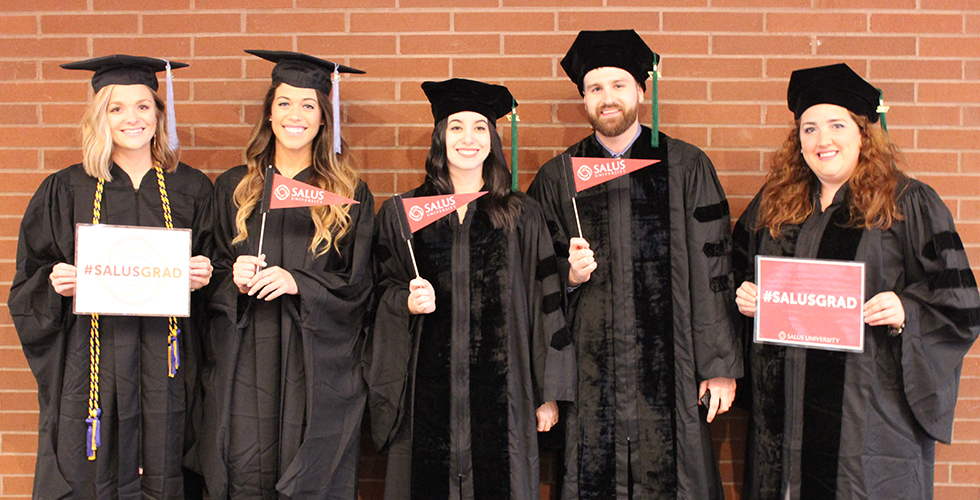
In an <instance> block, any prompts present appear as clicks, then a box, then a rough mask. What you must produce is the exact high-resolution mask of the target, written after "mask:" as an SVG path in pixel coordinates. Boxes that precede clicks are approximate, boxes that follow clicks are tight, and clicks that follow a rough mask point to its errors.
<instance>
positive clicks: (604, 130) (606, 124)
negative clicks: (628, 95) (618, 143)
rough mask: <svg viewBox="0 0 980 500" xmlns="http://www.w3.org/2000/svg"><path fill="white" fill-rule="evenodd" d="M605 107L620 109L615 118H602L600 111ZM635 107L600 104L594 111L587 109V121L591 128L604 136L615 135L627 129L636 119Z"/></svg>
mask: <svg viewBox="0 0 980 500" xmlns="http://www.w3.org/2000/svg"><path fill="white" fill-rule="evenodd" d="M606 109H618V110H620V111H622V113H620V114H619V116H617V117H616V118H603V117H602V112H603V111H604V110H606ZM637 112H638V110H637V107H636V106H633V107H632V108H629V109H625V108H623V107H622V106H621V105H619V104H612V105H605V106H603V105H600V106H597V107H596V109H595V111H593V110H589V123H590V124H591V125H592V128H593V129H594V130H595V131H596V132H598V133H599V134H601V135H603V136H605V137H616V136H618V135H620V134H622V133H623V132H626V131H627V130H629V128H630V127H631V126H633V122H635V121H636V115H637Z"/></svg>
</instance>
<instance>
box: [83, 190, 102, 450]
mask: <svg viewBox="0 0 980 500" xmlns="http://www.w3.org/2000/svg"><path fill="white" fill-rule="evenodd" d="M104 190H105V179H102V178H100V179H99V184H98V185H97V186H96V187H95V204H94V206H93V207H92V224H98V223H99V217H100V216H101V215H102V191H104ZM88 365H89V368H88V418H86V419H85V422H86V423H87V424H88V432H87V434H88V435H87V436H86V437H87V439H86V440H85V441H86V443H87V444H88V450H87V451H88V459H89V460H95V450H97V449H98V448H99V446H100V445H101V444H102V438H101V434H102V432H101V428H100V425H99V417H100V416H101V415H102V409H101V408H99V315H98V314H93V315H92V327H91V328H90V329H89V335H88Z"/></svg>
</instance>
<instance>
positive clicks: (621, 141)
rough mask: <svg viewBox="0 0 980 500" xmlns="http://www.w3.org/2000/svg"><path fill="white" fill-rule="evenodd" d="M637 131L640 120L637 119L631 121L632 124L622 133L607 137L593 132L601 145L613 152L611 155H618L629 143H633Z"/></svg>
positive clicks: (627, 147) (638, 131)
mask: <svg viewBox="0 0 980 500" xmlns="http://www.w3.org/2000/svg"><path fill="white" fill-rule="evenodd" d="M639 133H640V121H639V120H637V121H635V122H633V125H631V126H630V128H628V129H626V131H625V132H623V133H622V134H619V135H617V136H613V137H609V136H606V135H602V134H600V133H599V132H598V131H597V132H596V133H595V137H596V139H598V140H599V142H600V143H602V145H603V146H605V148H606V149H608V150H609V152H610V153H612V154H613V156H618V155H621V154H623V153H625V152H626V150H627V149H629V147H630V146H631V145H633V141H634V140H636V137H637V136H638V135H639Z"/></svg>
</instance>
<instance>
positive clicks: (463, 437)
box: [366, 183, 575, 500]
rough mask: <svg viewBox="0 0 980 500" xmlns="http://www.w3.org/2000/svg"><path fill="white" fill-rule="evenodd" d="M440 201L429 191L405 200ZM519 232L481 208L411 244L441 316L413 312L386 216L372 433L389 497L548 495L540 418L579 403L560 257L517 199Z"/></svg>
mask: <svg viewBox="0 0 980 500" xmlns="http://www.w3.org/2000/svg"><path fill="white" fill-rule="evenodd" d="M434 194H437V193H436V192H435V191H434V189H433V187H432V186H431V184H428V183H426V184H423V186H421V187H419V188H417V189H415V190H413V191H410V192H409V193H407V194H406V195H405V196H406V197H413V196H430V195H434ZM515 196H519V197H520V199H521V202H522V204H523V211H522V213H521V215H520V217H519V218H518V219H517V221H516V228H515V229H514V230H513V231H510V232H509V231H507V230H506V229H495V228H494V227H493V224H492V222H491V221H490V218H489V216H488V215H487V212H486V211H485V208H484V201H485V200H484V199H483V198H480V199H477V200H476V201H474V202H471V203H470V204H469V208H468V210H467V211H466V215H465V217H464V219H463V221H462V223H460V221H459V217H458V216H457V213H456V212H453V213H451V214H449V215H448V216H446V217H444V218H443V219H442V220H439V221H437V222H435V223H433V224H431V225H429V226H427V227H425V228H423V229H421V230H419V231H418V232H416V233H415V234H414V237H413V240H414V249H415V257H416V259H417V261H418V266H419V273H420V275H421V276H422V277H423V278H425V279H427V280H428V281H429V282H430V283H432V286H433V288H434V290H435V297H436V300H435V302H436V310H435V311H434V312H432V313H430V314H425V315H410V314H409V312H408V305H407V302H408V295H409V290H408V283H409V281H410V280H411V279H412V278H414V277H415V273H414V270H413V267H412V263H411V260H410V257H409V250H408V245H407V243H406V242H405V240H404V239H401V237H400V232H399V226H398V219H397V217H398V216H397V215H396V211H395V210H394V206H393V203H394V200H389V201H386V202H385V203H384V204H383V205H382V207H381V210H380V212H379V214H378V220H379V222H378V230H377V235H376V247H375V255H376V258H375V265H376V268H377V274H378V285H377V288H376V291H375V294H376V301H377V308H376V311H377V314H376V316H375V322H374V328H373V331H372V333H371V341H372V349H371V351H369V354H370V356H369V359H368V362H369V366H370V368H369V369H368V370H367V372H366V374H367V380H368V384H369V386H370V396H369V401H370V403H369V404H370V407H371V425H372V432H373V434H374V438H375V441H376V443H377V444H378V447H379V448H382V449H387V450H388V468H387V477H386V479H385V498H386V499H387V500H393V499H417V500H423V499H424V500H440V499H449V498H452V499H476V500H506V499H512V500H518V499H520V500H526V499H532V498H533V499H536V498H539V496H540V495H539V482H540V476H539V466H538V448H537V431H536V426H537V419H536V416H535V410H536V409H537V408H538V406H540V405H541V404H543V403H545V402H547V401H556V400H557V401H570V400H571V399H572V397H573V393H574V385H575V360H574V354H573V348H572V346H571V345H570V342H571V340H570V336H569V334H568V331H567V330H566V329H565V325H564V318H563V313H562V309H561V302H562V290H561V288H560V283H559V280H558V275H557V271H558V268H557V265H556V262H555V255H554V250H553V249H552V246H551V241H550V239H549V237H548V233H547V229H546V226H545V222H544V218H543V217H542V215H541V209H540V207H538V204H537V203H536V202H534V200H531V199H529V198H527V197H525V196H524V195H523V194H520V193H517V194H515Z"/></svg>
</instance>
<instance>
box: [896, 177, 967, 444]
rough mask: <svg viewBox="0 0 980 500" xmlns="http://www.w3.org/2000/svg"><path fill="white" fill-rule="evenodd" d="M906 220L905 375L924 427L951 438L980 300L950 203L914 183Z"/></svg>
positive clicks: (902, 293)
mask: <svg viewBox="0 0 980 500" xmlns="http://www.w3.org/2000/svg"><path fill="white" fill-rule="evenodd" d="M899 203H900V206H901V208H902V214H903V215H904V217H905V221H904V223H902V224H903V225H904V226H905V237H906V240H905V241H904V246H905V248H904V251H905V258H904V261H905V276H906V278H905V279H906V284H905V286H904V287H903V288H901V289H897V290H896V293H897V294H898V297H899V298H900V299H901V301H902V306H903V307H904V308H905V329H904V331H903V332H902V334H901V337H902V371H903V378H904V385H905V395H906V397H907V399H908V402H909V406H911V408H912V413H913V414H914V415H915V418H916V420H918V422H919V424H921V425H922V427H923V428H924V429H925V430H926V432H928V433H929V435H930V436H932V437H933V438H935V439H936V440H938V441H942V442H944V443H949V442H950V439H951V438H952V430H953V412H954V410H955V407H956V399H957V392H958V389H959V379H960V372H961V370H962V367H963V358H964V356H965V355H966V353H967V352H968V351H969V350H970V347H971V346H972V345H973V342H974V341H975V340H976V339H977V335H978V334H980V309H978V306H980V295H978V292H977V284H976V281H975V278H974V277H973V272H972V271H971V270H970V263H969V262H968V261H967V256H966V252H965V251H964V250H963V243H962V242H961V241H960V237H959V234H957V232H956V228H955V227H954V226H953V218H952V215H951V214H950V212H949V209H948V208H947V207H946V204H945V203H943V201H942V200H941V199H940V198H939V196H938V195H937V194H936V192H935V191H933V190H932V188H930V187H928V186H926V185H925V184H922V183H919V182H915V181H913V183H912V185H911V186H910V188H909V189H908V190H907V191H906V192H905V194H904V195H903V196H902V198H901V199H900V200H899Z"/></svg>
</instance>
